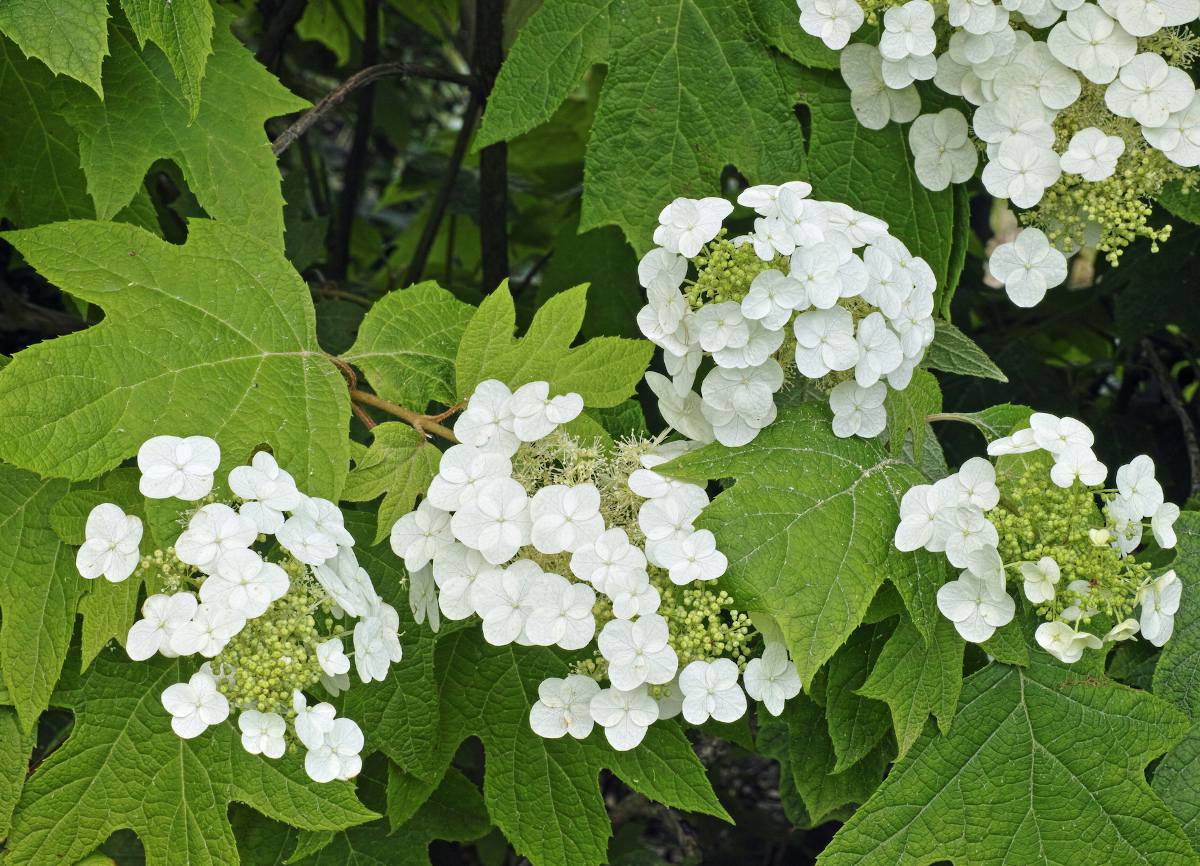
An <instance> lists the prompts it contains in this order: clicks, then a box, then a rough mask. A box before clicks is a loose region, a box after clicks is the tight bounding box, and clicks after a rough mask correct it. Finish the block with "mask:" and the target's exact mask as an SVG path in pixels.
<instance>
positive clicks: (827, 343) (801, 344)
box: [792, 307, 859, 379]
mask: <svg viewBox="0 0 1200 866" xmlns="http://www.w3.org/2000/svg"><path fill="white" fill-rule="evenodd" d="M792 330H793V331H794V332H795V334H796V369H798V370H799V371H800V372H801V373H803V374H804V375H805V376H808V377H809V378H810V379H819V378H821V377H822V376H825V375H827V374H828V373H829V372H830V371H831V370H849V369H851V368H852V367H854V365H855V364H856V363H857V362H858V354H859V348H858V342H857V341H856V340H855V339H854V317H853V316H851V315H850V311H849V310H847V309H846V308H845V307H831V308H830V309H828V310H810V311H809V312H807V313H801V314H800V315H798V316H796V320H795V322H794V323H793V324H792Z"/></svg>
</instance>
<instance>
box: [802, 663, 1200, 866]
mask: <svg viewBox="0 0 1200 866" xmlns="http://www.w3.org/2000/svg"><path fill="white" fill-rule="evenodd" d="M1186 730H1187V720H1186V719H1185V718H1184V717H1183V715H1182V714H1180V713H1179V712H1178V711H1177V710H1175V709H1174V708H1173V707H1171V706H1170V705H1169V704H1167V703H1166V702H1165V701H1161V700H1159V699H1157V698H1155V697H1153V696H1152V695H1149V694H1146V693H1144V692H1137V691H1134V690H1132V689H1128V688H1126V687H1124V686H1120V685H1117V684H1115V683H1113V682H1111V681H1107V680H1103V679H1097V678H1095V677H1083V678H1081V677H1078V676H1077V675H1076V674H1074V673H1073V672H1072V671H1071V670H1070V669H1069V668H1067V667H1064V666H1061V665H1057V664H1054V663H1052V662H1051V661H1050V660H1049V657H1048V656H1046V655H1045V654H1044V653H1041V652H1034V653H1033V654H1032V658H1031V663H1030V667H1028V668H1015V667H1009V666H1007V665H1002V664H998V663H993V664H991V665H989V666H987V667H986V668H984V669H982V670H980V671H978V672H977V673H975V674H973V675H972V676H970V677H969V678H968V679H967V680H966V681H965V682H964V684H963V689H962V697H961V700H960V702H959V707H958V714H957V716H956V718H955V720H954V727H953V729H952V730H951V732H950V734H949V735H948V736H942V735H940V734H938V733H937V732H935V731H932V730H927V731H926V732H925V733H924V734H922V736H921V737H920V738H919V739H918V740H917V742H916V744H915V745H914V746H913V747H912V750H911V751H910V752H909V754H908V756H907V757H906V758H905V759H904V760H902V761H900V762H899V763H898V764H896V766H895V767H894V768H893V769H892V771H891V773H890V774H889V775H888V778H887V779H886V780H885V781H884V783H883V785H882V786H880V788H879V790H878V791H877V792H876V793H875V794H874V795H873V796H872V797H871V799H870V800H869V801H868V802H867V803H866V804H865V805H864V806H863V807H862V808H861V809H859V810H858V811H857V812H856V813H855V814H854V815H853V816H852V817H851V818H850V819H849V821H847V822H846V824H845V826H844V827H843V828H842V829H841V830H840V831H839V832H838V834H837V836H835V837H834V840H833V842H832V843H830V845H829V847H828V848H826V850H825V852H824V854H822V855H821V858H820V859H819V861H818V862H819V863H820V864H821V866H877V864H878V866H883V864H887V866H926V864H931V863H935V862H938V861H943V860H949V861H952V862H953V863H955V864H957V866H1001V864H1004V866H1018V864H1019V866H1028V864H1049V866H1075V864H1079V863H1087V862H1098V860H1099V861H1102V862H1104V863H1107V864H1113V866H1127V864H1130V866H1132V864H1144V866H1176V864H1178V866H1184V864H1194V863H1196V862H1197V858H1196V854H1195V853H1194V852H1193V851H1192V849H1191V846H1190V845H1189V844H1188V841H1187V838H1186V837H1185V836H1184V834H1183V831H1182V830H1181V829H1180V827H1179V824H1178V822H1177V821H1176V820H1175V819H1174V817H1173V816H1172V815H1171V813H1170V812H1169V811H1168V810H1167V808H1166V806H1165V805H1164V804H1163V802H1162V801H1161V800H1160V799H1159V798H1158V797H1157V796H1155V795H1154V793H1153V792H1152V791H1151V790H1150V786H1149V785H1148V784H1147V782H1146V779H1145V767H1146V764H1147V763H1149V761H1151V760H1152V759H1153V758H1155V757H1156V756H1158V755H1160V754H1162V753H1163V752H1164V751H1166V749H1167V748H1169V747H1170V746H1171V745H1172V744H1173V743H1174V742H1176V741H1177V740H1178V739H1179V738H1180V737H1181V736H1182V735H1183V734H1184V732H1185V731H1186Z"/></svg>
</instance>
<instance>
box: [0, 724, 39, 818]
mask: <svg viewBox="0 0 1200 866" xmlns="http://www.w3.org/2000/svg"><path fill="white" fill-rule="evenodd" d="M34 741H35V738H34V735H33V734H27V733H25V732H24V731H22V730H21V726H20V723H19V722H18V720H17V714H16V712H15V711H14V710H13V709H12V708H11V707H0V839H5V838H7V837H8V831H9V829H10V828H11V827H12V813H13V809H15V808H16V807H17V801H18V800H19V799H20V798H21V789H22V788H23V787H24V786H25V774H26V773H27V772H28V771H29V755H30V753H31V752H32V751H33V744H34Z"/></svg>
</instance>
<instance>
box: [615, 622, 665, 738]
mask: <svg viewBox="0 0 1200 866" xmlns="http://www.w3.org/2000/svg"><path fill="white" fill-rule="evenodd" d="M668 636H669V633H668V630H667V621H666V620H665V619H663V618H662V617H661V616H659V615H658V614H651V615H650V616H643V617H640V618H639V619H637V620H634V621H633V622H630V621H629V620H624V619H614V620H609V622H607V623H606V624H605V626H604V628H603V629H601V630H600V638H599V640H598V641H597V643H598V645H599V647H600V654H601V655H602V656H604V658H605V659H607V660H608V679H609V681H610V682H611V683H612V684H613V686H615V687H616V688H618V689H623V690H626V691H628V690H629V689H634V688H637V687H638V686H640V685H642V684H643V683H649V684H651V685H660V684H662V683H669V682H670V681H671V679H672V678H673V677H674V676H675V670H676V669H677V668H678V666H679V659H678V657H677V656H676V655H675V650H673V649H671V647H670V645H668V643H667V638H668ZM596 721H599V722H600V724H604V722H602V721H600V719H597V720H596Z"/></svg>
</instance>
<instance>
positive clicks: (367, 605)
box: [312, 547, 376, 617]
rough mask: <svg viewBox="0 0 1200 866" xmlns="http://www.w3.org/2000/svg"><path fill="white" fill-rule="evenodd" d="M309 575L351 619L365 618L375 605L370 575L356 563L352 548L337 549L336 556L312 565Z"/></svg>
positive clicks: (373, 588)
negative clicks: (311, 575)
mask: <svg viewBox="0 0 1200 866" xmlns="http://www.w3.org/2000/svg"><path fill="white" fill-rule="evenodd" d="M312 574H313V577H315V578H316V580H317V583H319V584H321V588H322V589H324V590H325V592H326V594H328V595H329V597H330V598H331V599H333V602H334V604H336V605H337V606H338V607H340V608H341V609H342V610H344V611H345V612H346V613H348V614H350V616H354V617H359V616H364V615H366V614H367V613H368V612H370V610H371V607H372V606H373V605H374V604H375V598H376V596H375V587H374V586H373V585H372V583H371V576H370V575H368V574H367V571H366V569H365V568H362V567H361V566H360V565H359V564H358V559H356V558H355V556H354V549H353V548H350V547H339V548H337V554H336V555H334V556H332V557H330V558H329V559H327V560H325V561H324V562H322V563H321V564H320V565H317V566H315V567H314V568H313V569H312Z"/></svg>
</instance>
